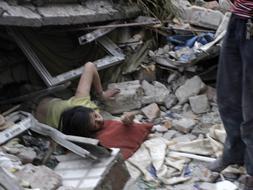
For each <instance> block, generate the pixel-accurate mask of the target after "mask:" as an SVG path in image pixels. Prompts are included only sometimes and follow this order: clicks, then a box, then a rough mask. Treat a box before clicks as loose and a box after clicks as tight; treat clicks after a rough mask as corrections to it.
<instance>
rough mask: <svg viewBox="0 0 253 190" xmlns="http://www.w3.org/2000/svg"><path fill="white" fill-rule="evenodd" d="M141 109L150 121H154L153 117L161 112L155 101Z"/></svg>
mask: <svg viewBox="0 0 253 190" xmlns="http://www.w3.org/2000/svg"><path fill="white" fill-rule="evenodd" d="M141 111H142V112H143V114H144V115H145V116H146V117H147V118H148V119H149V120H150V121H154V119H155V118H157V117H159V116H160V114H161V111H160V108H159V107H158V105H157V104H156V103H153V104H150V105H148V106H146V107H144V108H142V109H141Z"/></svg>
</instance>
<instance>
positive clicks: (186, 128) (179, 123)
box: [172, 118, 196, 133]
mask: <svg viewBox="0 0 253 190" xmlns="http://www.w3.org/2000/svg"><path fill="white" fill-rule="evenodd" d="M172 125H173V127H174V128H175V129H176V130H178V131H180V132H182V133H189V132H190V131H191V130H192V129H193V127H194V126H195V125H196V121H195V120H193V119H188V118H181V119H179V120H173V121H172Z"/></svg>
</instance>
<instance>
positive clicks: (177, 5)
mask: <svg viewBox="0 0 253 190" xmlns="http://www.w3.org/2000/svg"><path fill="white" fill-rule="evenodd" d="M190 6H191V3H190V2H189V1H188V0H170V1H166V5H165V9H168V10H169V12H171V13H172V14H173V15H175V16H176V17H179V18H181V19H183V20H186V19H187V18H188V11H187V9H188V8H189V7H190Z"/></svg>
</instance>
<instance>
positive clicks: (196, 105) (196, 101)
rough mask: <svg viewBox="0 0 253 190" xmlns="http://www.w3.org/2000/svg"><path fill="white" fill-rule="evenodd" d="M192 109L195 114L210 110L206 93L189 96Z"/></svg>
mask: <svg viewBox="0 0 253 190" xmlns="http://www.w3.org/2000/svg"><path fill="white" fill-rule="evenodd" d="M189 101H190V105H191V108H192V111H193V112H194V113H196V114H201V113H206V112H208V111H209V110H210V105H209V101H208V98H207V96H206V95H199V96H193V97H190V98H189Z"/></svg>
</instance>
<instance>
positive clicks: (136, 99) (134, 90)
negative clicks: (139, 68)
mask: <svg viewBox="0 0 253 190" xmlns="http://www.w3.org/2000/svg"><path fill="white" fill-rule="evenodd" d="M114 88H118V89H120V93H119V94H118V95H116V97H115V99H113V100H109V101H106V102H105V110H106V111H108V112H110V113H111V114H120V113H123V112H127V111H130V110H134V109H139V108H141V106H142V103H141V99H142V97H143V89H142V88H141V84H140V81H138V80H136V81H129V82H122V83H113V84H109V85H108V89H114Z"/></svg>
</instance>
